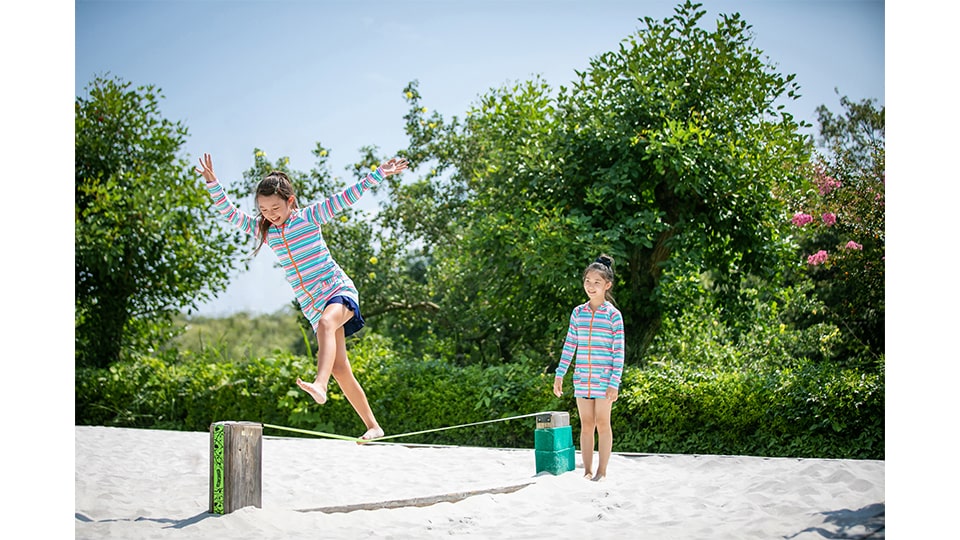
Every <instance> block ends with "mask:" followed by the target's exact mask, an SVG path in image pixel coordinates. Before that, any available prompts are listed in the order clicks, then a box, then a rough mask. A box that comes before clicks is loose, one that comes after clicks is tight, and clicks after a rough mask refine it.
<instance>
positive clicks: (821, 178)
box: [816, 170, 841, 195]
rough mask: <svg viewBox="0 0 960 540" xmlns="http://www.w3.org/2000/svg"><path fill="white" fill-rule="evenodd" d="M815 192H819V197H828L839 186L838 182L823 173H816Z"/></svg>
mask: <svg viewBox="0 0 960 540" xmlns="http://www.w3.org/2000/svg"><path fill="white" fill-rule="evenodd" d="M816 184H817V191H819V192H820V195H828V194H830V192H831V191H833V190H835V189H837V188H838V187H840V186H841V184H840V181H839V180H837V179H836V178H834V177H832V176H827V175H826V174H823V171H822V170H820V171H818V174H817V179H816Z"/></svg>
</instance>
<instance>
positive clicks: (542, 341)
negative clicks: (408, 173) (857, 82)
mask: <svg viewBox="0 0 960 540" xmlns="http://www.w3.org/2000/svg"><path fill="white" fill-rule="evenodd" d="M704 13H705V12H704V11H703V10H702V9H700V7H699V5H697V4H692V3H690V2H687V3H684V4H683V5H682V6H679V7H678V8H676V15H675V16H672V17H668V18H667V19H665V20H663V21H655V20H652V19H650V18H646V19H644V23H645V24H646V28H645V29H642V30H640V31H639V32H637V34H636V35H632V36H629V37H628V38H627V39H625V40H623V41H622V42H621V45H620V48H619V49H618V50H616V51H611V52H607V53H603V54H601V55H599V56H598V57H597V58H594V59H592V60H591V62H590V67H589V68H588V69H587V70H586V71H585V72H583V73H578V76H579V77H578V80H576V81H575V82H574V83H573V84H572V85H571V86H570V87H569V88H567V87H563V86H561V87H560V88H559V90H558V91H556V92H555V91H554V90H553V89H552V88H551V87H550V86H548V85H547V84H546V83H545V82H543V81H540V80H539V79H535V80H533V81H528V82H523V83H518V84H516V85H515V86H513V87H511V88H500V89H495V90H493V91H491V92H490V93H488V94H487V95H484V96H482V97H481V98H480V100H479V103H478V105H477V106H476V107H475V108H474V109H473V110H471V111H470V113H469V115H468V116H467V118H466V120H465V121H463V122H460V121H458V120H457V119H456V118H454V119H453V120H452V121H450V122H445V121H444V119H443V117H442V116H440V115H439V114H438V113H433V114H432V115H431V116H427V113H426V111H427V108H426V107H423V106H422V104H421V103H422V96H421V94H420V91H419V88H418V85H417V84H415V83H413V84H411V85H410V86H408V88H407V90H406V92H407V99H408V100H409V102H410V104H411V108H410V112H409V114H408V115H407V117H406V120H407V132H408V134H409V135H410V139H411V145H410V147H409V148H408V149H407V150H406V151H405V155H407V156H408V157H409V158H410V159H411V162H412V163H414V164H428V163H429V164H430V165H428V167H429V169H428V170H429V171H430V172H429V173H428V174H427V175H426V176H425V177H424V178H422V179H420V180H419V181H417V182H413V183H408V184H403V185H399V184H395V186H394V187H395V189H394V192H393V193H392V194H391V197H390V201H392V202H391V205H390V207H389V208H387V209H385V211H384V215H385V216H386V217H387V219H388V220H389V221H388V223H389V224H393V225H394V227H395V228H396V229H398V230H400V231H402V232H404V233H406V234H410V235H413V237H414V239H416V240H419V241H421V242H422V243H423V244H424V245H425V246H427V247H428V248H429V255H430V256H431V258H432V261H431V264H430V267H429V269H428V274H427V278H428V283H429V287H430V289H431V291H432V292H433V293H434V294H435V295H436V303H437V304H438V305H439V306H440V308H441V310H442V314H443V315H444V316H443V317H442V318H438V319H437V320H436V321H435V322H434V323H433V325H432V326H431V329H432V330H433V331H434V332H435V333H436V334H437V335H438V337H439V338H440V339H446V340H447V342H448V343H450V344H451V345H450V346H451V347H452V348H453V349H454V350H455V351H456V354H461V355H464V356H466V357H468V358H472V359H474V360H478V359H479V360H484V361H491V360H494V361H496V360H498V359H502V360H504V361H509V360H510V359H511V358H512V356H513V355H514V354H517V353H520V352H524V353H526V354H548V355H552V354H553V353H554V352H555V351H556V349H555V347H556V342H557V340H558V338H560V339H562V336H559V335H558V334H560V333H561V332H562V326H563V325H562V323H563V322H564V317H563V314H565V313H569V310H570V309H571V308H572V306H573V305H575V304H576V303H579V302H581V301H582V291H581V290H580V286H579V276H580V273H581V272H582V270H583V268H584V267H585V266H586V265H587V264H588V263H590V262H592V261H593V259H594V258H595V257H596V256H597V255H599V254H600V253H602V252H605V253H609V254H611V255H613V256H614V258H615V259H616V261H617V264H616V266H615V269H616V271H617V272H618V275H619V279H618V281H617V284H616V286H615V288H614V296H615V297H616V299H617V301H618V307H619V308H620V310H621V312H623V315H624V326H625V331H626V341H627V354H628V360H629V361H630V363H633V364H636V363H639V362H641V361H642V360H643V358H644V356H645V353H646V348H647V346H648V345H649V343H650V342H651V341H652V339H653V338H654V337H655V336H656V335H657V332H658V331H659V329H660V325H661V324H662V318H663V315H664V311H665V302H667V301H669V300H665V299H664V298H663V297H662V295H661V294H660V287H661V286H662V285H663V284H664V280H665V279H666V276H665V272H666V271H668V270H670V269H671V268H675V267H683V268H687V269H689V268H692V269H693V271H695V272H696V273H698V274H708V275H709V276H710V279H711V282H712V289H713V291H714V292H715V293H716V294H717V295H721V296H719V297H720V298H721V299H722V300H723V301H725V302H727V303H728V304H736V303H737V302H738V301H739V299H738V298H737V292H738V291H739V290H740V286H741V281H742V280H744V279H747V278H749V277H750V276H752V275H756V276H761V277H763V278H765V279H769V278H775V277H776V276H777V274H778V273H779V271H780V268H781V264H782V262H783V257H784V256H785V255H786V254H787V253H788V252H789V249H790V247H789V244H788V243H787V241H786V239H785V238H783V237H782V235H781V231H782V227H781V225H780V221H781V216H782V215H783V214H784V213H785V211H786V209H785V206H784V205H785V201H784V200H782V199H778V198H774V197H771V193H772V192H773V191H774V190H777V191H792V190H794V189H796V188H797V187H798V186H799V185H800V181H801V174H802V168H801V165H802V164H803V163H805V162H806V161H807V152H808V150H807V146H806V145H805V142H806V141H805V139H804V137H803V136H801V135H800V133H799V131H798V128H799V127H800V126H799V124H798V123H797V122H796V121H795V120H794V119H793V118H792V116H791V115H790V114H789V113H787V112H785V110H784V108H783V107H784V105H783V103H782V102H783V101H784V100H789V99H792V98H794V97H795V95H796V90H797V86H796V84H795V83H794V82H793V78H794V77H793V76H792V75H791V76H786V77H784V76H782V75H780V74H778V73H777V72H776V71H775V70H774V69H773V68H772V67H771V66H770V65H768V64H766V63H764V62H763V61H762V60H761V58H762V53H761V51H759V50H757V49H755V48H754V47H753V46H752V45H751V43H752V37H751V34H750V32H749V28H750V27H749V26H748V25H747V24H746V23H745V21H743V20H742V19H741V18H740V17H739V16H738V15H733V16H729V17H726V16H725V17H723V18H722V19H721V20H720V21H718V23H717V26H716V29H714V30H712V31H709V30H706V29H704V28H702V27H701V26H700V19H701V18H702V17H703V15H704ZM424 213H426V214H427V215H429V216H431V217H429V218H427V219H423V218H422V216H423V214H424ZM729 312H730V313H731V314H733V313H735V310H730V311H729Z"/></svg>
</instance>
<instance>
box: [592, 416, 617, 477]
mask: <svg viewBox="0 0 960 540" xmlns="http://www.w3.org/2000/svg"><path fill="white" fill-rule="evenodd" d="M593 401H594V402H595V403H594V419H595V420H596V423H597V436H598V439H599V441H598V443H597V451H598V453H599V454H600V465H599V466H598V467H597V475H596V476H594V477H593V480H594V481H600V480H603V479H604V478H606V476H607V463H609V462H610V454H611V453H612V452H613V428H611V426H610V411H611V409H612V408H613V400H612V399H595V400H593Z"/></svg>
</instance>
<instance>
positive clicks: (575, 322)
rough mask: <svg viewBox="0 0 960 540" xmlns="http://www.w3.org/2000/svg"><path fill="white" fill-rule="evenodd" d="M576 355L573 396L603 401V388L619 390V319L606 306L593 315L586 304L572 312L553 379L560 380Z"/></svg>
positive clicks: (621, 342)
mask: <svg viewBox="0 0 960 540" xmlns="http://www.w3.org/2000/svg"><path fill="white" fill-rule="evenodd" d="M574 354H576V363H575V365H574V368H573V388H574V396H576V397H582V398H601V399H602V398H605V397H606V393H607V388H608V387H610V388H620V377H621V375H622V374H623V358H624V355H623V316H622V315H621V314H620V311H619V310H618V309H617V308H616V307H614V305H613V304H611V303H610V302H604V303H603V304H600V307H598V308H597V310H596V311H594V310H593V309H591V308H590V303H589V302H587V303H585V304H581V305H579V306H577V307H575V308H573V312H572V313H571V314H570V326H569V327H568V328H567V338H566V339H565V340H564V342H563V350H562V351H561V353H560V365H559V366H557V371H556V376H557V377H560V378H563V376H564V375H566V373H567V370H568V369H569V367H570V362H571V361H572V360H573V359H574Z"/></svg>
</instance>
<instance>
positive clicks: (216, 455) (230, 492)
mask: <svg viewBox="0 0 960 540" xmlns="http://www.w3.org/2000/svg"><path fill="white" fill-rule="evenodd" d="M262 450H263V425H262V424H258V423H255V422H230V421H227V422H215V423H213V424H210V513H212V514H229V513H230V512H233V511H234V510H238V509H240V508H243V507H245V506H255V507H257V508H260V493H261V485H262V484H261V473H262V470H263V467H262Z"/></svg>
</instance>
